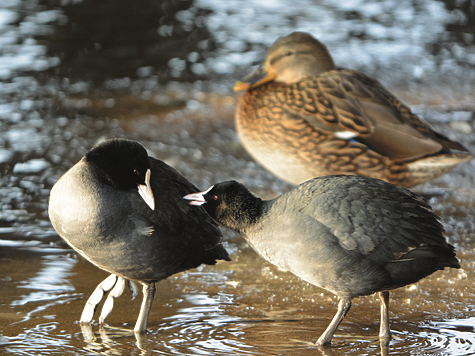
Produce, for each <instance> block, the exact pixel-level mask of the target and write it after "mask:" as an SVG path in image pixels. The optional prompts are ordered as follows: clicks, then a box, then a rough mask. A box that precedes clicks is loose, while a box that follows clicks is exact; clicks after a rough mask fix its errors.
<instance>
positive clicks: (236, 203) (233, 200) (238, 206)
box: [183, 180, 262, 231]
mask: <svg viewBox="0 0 475 356" xmlns="http://www.w3.org/2000/svg"><path fill="white" fill-rule="evenodd" d="M183 198H184V199H187V200H190V205H202V206H203V208H204V209H205V210H206V211H207V213H208V214H209V215H210V216H211V217H212V218H213V219H215V220H216V221H217V222H219V223H220V224H221V225H224V226H226V227H228V228H231V229H234V230H237V231H239V230H242V229H244V228H245V227H246V226H248V225H250V224H252V223H254V222H256V221H257V219H258V218H259V216H260V214H261V212H262V200H261V199H259V198H257V197H255V196H254V195H253V194H252V193H251V192H250V191H249V190H247V188H246V187H245V186H243V185H242V184H240V183H238V182H236V181H234V180H230V181H226V182H222V183H218V184H215V185H213V186H212V187H210V188H209V189H208V190H206V191H204V192H199V193H194V194H188V195H186V196H184V197H183Z"/></svg>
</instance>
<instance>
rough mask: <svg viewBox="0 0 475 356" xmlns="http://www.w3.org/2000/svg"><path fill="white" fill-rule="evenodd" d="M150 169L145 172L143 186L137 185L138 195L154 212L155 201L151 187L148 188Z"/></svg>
mask: <svg viewBox="0 0 475 356" xmlns="http://www.w3.org/2000/svg"><path fill="white" fill-rule="evenodd" d="M150 175H151V172H150V169H147V172H145V184H139V186H138V187H139V194H140V196H141V197H142V199H143V200H144V201H145V202H146V203H147V205H148V206H149V207H150V209H152V210H155V199H154V198H153V192H152V187H151V186H150Z"/></svg>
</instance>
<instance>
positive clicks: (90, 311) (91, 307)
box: [80, 274, 119, 323]
mask: <svg viewBox="0 0 475 356" xmlns="http://www.w3.org/2000/svg"><path fill="white" fill-rule="evenodd" d="M117 278H119V277H118V276H116V275H115V274H111V275H110V276H109V277H107V278H106V279H104V280H103V281H102V282H101V283H99V285H98V286H97V287H96V289H95V290H94V292H92V294H91V296H90V297H89V299H88V300H87V303H86V305H85V306H84V310H83V311H82V315H81V320H80V322H81V323H90V322H91V320H92V317H93V316H94V312H95V311H96V308H97V305H98V304H99V303H100V301H101V300H102V297H103V296H104V293H105V292H108V291H110V290H111V289H112V288H113V287H114V285H115V284H116V282H117Z"/></svg>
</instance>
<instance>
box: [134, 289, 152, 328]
mask: <svg viewBox="0 0 475 356" xmlns="http://www.w3.org/2000/svg"><path fill="white" fill-rule="evenodd" d="M155 291H156V288H155V283H150V284H145V283H144V284H143V288H142V292H143V300H142V307H141V308H140V314H139V317H138V318H137V323H136V324H135V328H134V331H135V332H136V333H143V332H145V331H146V328H147V320H148V314H149V313H150V308H151V307H152V302H153V297H154V296H155Z"/></svg>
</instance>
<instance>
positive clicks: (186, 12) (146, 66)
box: [36, 0, 212, 82]
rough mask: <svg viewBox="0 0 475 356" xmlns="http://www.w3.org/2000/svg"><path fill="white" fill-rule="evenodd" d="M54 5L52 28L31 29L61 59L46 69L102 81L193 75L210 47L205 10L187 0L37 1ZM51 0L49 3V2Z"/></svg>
mask: <svg viewBox="0 0 475 356" xmlns="http://www.w3.org/2000/svg"><path fill="white" fill-rule="evenodd" d="M43 3H44V5H46V6H48V7H53V8H55V7H56V8H60V9H61V16H58V17H57V19H56V20H55V21H54V22H52V25H53V26H54V27H53V28H52V33H43V34H37V36H36V39H37V40H38V41H39V42H41V43H47V45H48V55H50V56H52V57H58V58H60V59H61V63H60V65H59V66H57V67H55V68H54V69H53V70H52V74H53V75H55V76H59V77H62V78H69V79H73V80H74V79H81V80H93V81H103V80H105V79H107V78H122V77H132V78H137V77H149V76H151V75H157V76H158V79H159V80H160V81H161V82H165V81H166V80H169V79H176V78H180V79H181V80H190V81H193V80H196V79H197V77H198V75H199V74H201V73H200V72H199V70H198V68H199V66H200V62H202V61H203V51H209V50H211V49H212V48H211V47H212V40H211V35H210V33H209V32H208V30H207V29H206V26H205V24H204V17H205V16H206V15H207V13H208V11H204V10H202V9H200V8H197V7H193V0H181V1H173V0H162V1H154V0H146V1H129V0H102V1H95V0H83V1H67V2H66V5H62V4H64V1H40V4H42V5H43ZM52 3H53V4H54V5H53V6H52Z"/></svg>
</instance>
